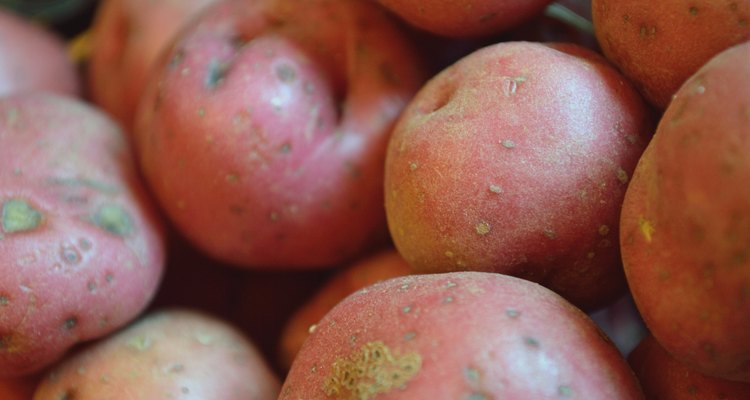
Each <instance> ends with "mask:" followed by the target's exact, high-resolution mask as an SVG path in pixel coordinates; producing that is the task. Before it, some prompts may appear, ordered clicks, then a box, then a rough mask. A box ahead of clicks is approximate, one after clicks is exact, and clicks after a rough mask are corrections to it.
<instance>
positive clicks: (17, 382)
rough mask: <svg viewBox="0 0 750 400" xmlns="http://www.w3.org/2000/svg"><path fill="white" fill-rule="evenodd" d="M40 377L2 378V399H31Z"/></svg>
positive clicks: (0, 394) (0, 380)
mask: <svg viewBox="0 0 750 400" xmlns="http://www.w3.org/2000/svg"><path fill="white" fill-rule="evenodd" d="M38 381H39V377H37V376H36V375H34V376H23V377H18V378H4V379H0V399H3V400H29V399H30V398H31V396H33V395H34V390H36V385H37V383H38Z"/></svg>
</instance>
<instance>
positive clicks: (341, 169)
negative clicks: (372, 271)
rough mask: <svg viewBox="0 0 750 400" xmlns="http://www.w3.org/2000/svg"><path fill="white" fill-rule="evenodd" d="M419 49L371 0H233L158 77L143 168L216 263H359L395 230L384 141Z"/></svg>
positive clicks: (413, 80) (146, 109)
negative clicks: (389, 225) (389, 221)
mask: <svg viewBox="0 0 750 400" xmlns="http://www.w3.org/2000/svg"><path fill="white" fill-rule="evenodd" d="M274 4H275V3H274ZM337 21H338V23H337ZM414 54H415V53H414V52H413V51H412V50H411V47H410V46H409V45H408V43H407V41H406V38H405V36H404V35H402V34H401V32H400V31H399V30H398V29H397V27H396V25H394V24H393V21H392V20H391V19H389V16H388V15H387V14H385V13H384V12H383V11H382V10H380V9H378V8H377V6H376V5H374V4H372V3H370V2H359V1H343V2H342V1H329V0H316V1H307V2H304V3H299V4H298V3H295V4H294V5H293V6H290V5H288V4H286V3H284V2H281V3H279V4H275V5H274V6H267V5H264V2H250V3H249V2H244V1H239V2H238V1H229V2H225V3H222V4H220V5H218V6H217V7H215V8H212V9H211V10H208V12H207V13H205V14H203V15H202V18H201V19H200V20H199V21H198V22H197V23H196V24H195V25H193V26H191V28H190V29H188V30H187V31H186V32H185V33H184V35H183V36H182V37H181V38H180V39H179V41H178V42H177V43H176V45H175V46H174V47H173V50H172V52H171V53H170V56H169V57H168V63H167V64H166V65H162V67H161V70H160V73H159V74H157V75H155V79H154V80H153V81H151V82H150V87H149V89H148V91H147V93H146V95H145V98H144V101H143V103H142V106H141V108H140V110H139V115H138V121H137V123H138V125H137V126H138V129H137V134H136V142H137V144H138V151H139V154H140V161H141V165H142V167H143V171H144V175H145V177H146V179H147V180H148V182H149V183H150V186H151V187H152V189H153V192H154V193H155V195H156V197H157V198H158V199H159V201H160V204H161V205H162V207H163V208H164V210H165V211H166V213H167V214H168V215H169V216H170V217H171V219H172V221H173V222H174V223H175V225H176V226H177V227H178V229H179V230H180V232H182V233H183V234H184V235H185V236H186V237H188V238H189V239H190V240H191V242H193V243H194V244H195V245H196V246H197V247H198V248H200V249H202V250H203V251H205V252H207V253H208V254H211V255H212V256H213V257H215V258H217V259H220V260H222V261H226V262H229V263H232V264H235V265H239V266H243V267H258V266H263V267H276V268H287V267H288V268H320V267H326V266H330V265H333V264H337V263H341V262H343V261H345V260H348V259H351V258H352V257H353V256H355V255H356V254H358V253H360V252H362V251H363V249H365V248H366V247H367V246H368V245H370V244H371V243H373V241H374V240H375V239H379V238H383V237H385V236H386V228H385V217H384V210H383V202H382V196H383V192H382V190H383V189H382V174H383V163H384V155H385V148H386V145H387V141H388V136H389V134H390V129H391V127H392V124H393V122H394V121H395V119H396V117H397V115H398V113H399V112H400V111H401V109H402V108H403V106H404V105H405V104H406V102H407V101H408V99H410V98H411V96H412V95H413V93H414V92H416V90H417V88H418V87H419V85H420V84H421V82H422V81H423V79H424V76H423V74H422V71H421V69H420V68H419V67H418V65H419V60H418V59H417V58H416V56H415V55H414Z"/></svg>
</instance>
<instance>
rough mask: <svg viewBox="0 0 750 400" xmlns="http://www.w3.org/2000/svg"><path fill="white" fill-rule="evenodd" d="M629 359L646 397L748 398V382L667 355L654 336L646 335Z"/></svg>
mask: <svg viewBox="0 0 750 400" xmlns="http://www.w3.org/2000/svg"><path fill="white" fill-rule="evenodd" d="M628 361H629V362H630V365H631V367H632V368H633V371H634V372H635V374H636V376H638V380H639V381H640V383H641V387H642V388H643V392H644V393H645V395H646V398H648V399H658V400H680V399H724V400H742V399H750V383H744V382H734V381H728V380H725V379H720V378H714V377H710V376H707V375H703V374H701V373H700V372H697V371H694V370H692V369H690V368H688V367H687V366H686V365H685V364H683V363H681V362H679V361H677V360H675V359H674V358H673V357H672V356H670V355H669V353H667V352H666V350H664V348H663V347H661V346H660V345H659V343H658V342H657V341H656V340H655V339H654V337H653V336H646V337H645V338H644V339H643V340H642V341H641V342H640V344H638V347H636V348H635V350H633V352H632V353H631V354H630V356H629V357H628Z"/></svg>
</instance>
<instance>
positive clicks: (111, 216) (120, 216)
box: [91, 204, 133, 237]
mask: <svg viewBox="0 0 750 400" xmlns="http://www.w3.org/2000/svg"><path fill="white" fill-rule="evenodd" d="M91 221H92V222H93V223H94V224H95V225H96V226H98V227H100V228H102V229H104V230H105V231H107V232H109V233H113V234H115V235H117V236H123V237H124V236H129V235H130V234H131V233H132V232H133V222H132V220H131V218H130V215H129V214H128V212H127V211H125V210H124V209H123V208H122V207H120V206H118V205H116V204H105V205H103V206H102V207H100V208H99V210H97V212H96V214H94V215H93V217H92V218H91Z"/></svg>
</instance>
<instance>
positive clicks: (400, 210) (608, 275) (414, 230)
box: [385, 42, 653, 311]
mask: <svg viewBox="0 0 750 400" xmlns="http://www.w3.org/2000/svg"><path fill="white" fill-rule="evenodd" d="M652 129H653V119H652V116H651V114H650V112H649V111H648V109H647V107H646V106H645V103H644V102H643V100H642V99H641V98H640V97H639V95H638V94H637V92H636V91H635V89H633V88H632V87H631V86H630V85H629V84H628V83H627V82H626V81H625V80H624V78H623V77H622V76H621V75H620V74H619V73H617V71H616V70H614V69H613V68H612V67H611V66H610V65H609V64H608V63H607V62H606V60H604V59H603V58H602V57H600V56H598V55H596V54H595V53H594V52H592V51H591V50H588V49H586V48H583V47H581V46H577V45H572V44H551V45H546V44H541V43H532V42H503V43H499V44H496V45H491V46H488V47H485V48H483V49H480V50H478V51H476V52H474V53H472V54H470V55H468V56H466V57H464V58H463V59H461V60H460V61H458V62H457V63H455V64H454V65H452V66H451V67H449V68H447V69H445V70H444V71H443V72H441V73H440V74H438V75H436V76H435V77H434V78H433V79H432V80H431V81H429V82H428V83H427V84H426V85H425V86H424V87H423V88H422V90H420V92H419V93H417V95H416V96H415V98H414V99H413V100H412V102H411V103H410V104H409V106H408V107H407V109H405V110H404V112H403V114H402V115H401V117H400V119H399V121H398V123H397V125H396V127H395V128H394V131H393V133H392V136H391V141H390V144H389V148H388V153H387V158H386V167H385V196H386V197H385V207H386V215H387V219H388V225H389V229H390V232H391V236H392V237H393V241H394V243H395V245H396V248H397V249H398V250H399V252H400V253H401V254H402V255H403V256H404V258H405V259H406V260H407V261H408V262H409V264H411V266H412V268H413V270H414V271H415V272H417V273H426V272H446V271H456V270H477V271H488V272H499V273H506V274H509V275H514V276H519V277H521V278H525V279H529V280H532V281H535V282H539V283H542V284H543V285H545V286H547V287H548V288H551V289H552V290H554V291H556V292H558V293H560V294H561V295H562V296H563V297H565V298H566V299H568V300H569V301H571V302H572V303H573V304H575V305H577V306H579V307H581V308H582V309H584V310H586V311H591V310H594V309H596V308H599V307H602V306H604V305H606V304H608V303H610V302H611V301H614V300H615V299H616V298H618V297H619V296H620V295H622V294H623V292H624V290H625V280H624V275H623V272H622V265H621V263H620V253H619V246H618V225H619V211H620V207H621V204H622V198H623V196H624V193H625V190H626V187H627V182H628V179H629V175H630V173H631V172H632V171H633V169H634V168H635V164H636V163H637V161H638V158H639V157H640V155H641V153H642V151H643V149H644V148H645V146H646V143H647V142H648V139H649V138H650V136H651V134H652Z"/></svg>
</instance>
